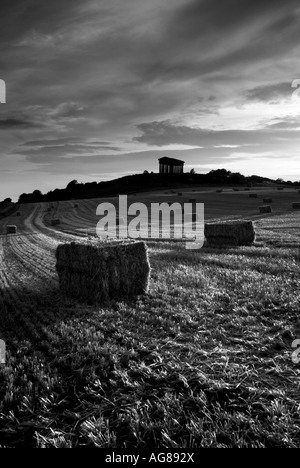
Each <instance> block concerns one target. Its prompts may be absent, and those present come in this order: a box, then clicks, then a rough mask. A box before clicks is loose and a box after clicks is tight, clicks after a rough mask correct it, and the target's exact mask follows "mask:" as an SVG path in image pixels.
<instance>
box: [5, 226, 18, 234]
mask: <svg viewBox="0 0 300 468" xmlns="http://www.w3.org/2000/svg"><path fill="white" fill-rule="evenodd" d="M6 234H17V226H14V225H9V226H6Z"/></svg>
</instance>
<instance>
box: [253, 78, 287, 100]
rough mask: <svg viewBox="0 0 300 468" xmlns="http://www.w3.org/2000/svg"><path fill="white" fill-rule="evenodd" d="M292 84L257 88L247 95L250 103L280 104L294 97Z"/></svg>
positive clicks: (284, 83) (277, 84) (285, 83)
mask: <svg viewBox="0 0 300 468" xmlns="http://www.w3.org/2000/svg"><path fill="white" fill-rule="evenodd" d="M292 91H293V90H292V88H291V82H283V83H275V84H271V85H262V86H257V87H255V88H253V89H250V90H249V91H248V92H247V94H246V99H247V100H248V101H261V102H278V101H280V100H281V99H283V98H287V97H291V95H292Z"/></svg>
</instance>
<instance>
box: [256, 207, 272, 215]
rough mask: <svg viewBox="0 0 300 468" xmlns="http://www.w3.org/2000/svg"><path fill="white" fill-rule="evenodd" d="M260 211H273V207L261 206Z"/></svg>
mask: <svg viewBox="0 0 300 468" xmlns="http://www.w3.org/2000/svg"><path fill="white" fill-rule="evenodd" d="M259 212H260V213H272V207H271V206H270V205H262V206H259Z"/></svg>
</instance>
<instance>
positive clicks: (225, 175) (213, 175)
mask: <svg viewBox="0 0 300 468" xmlns="http://www.w3.org/2000/svg"><path fill="white" fill-rule="evenodd" d="M278 184H280V185H288V186H297V185H299V183H298V182H291V181H288V182H284V181H283V180H282V179H277V180H272V179H269V178H266V177H260V176H256V175H252V176H248V177H246V176H243V175H242V174H240V173H239V172H230V171H227V170H226V169H217V170H213V171H210V172H209V173H207V174H195V173H183V174H158V173H153V172H152V173H149V172H147V171H145V172H144V173H143V174H133V175H129V176H125V177H121V178H118V179H114V180H110V181H106V182H87V183H78V182H77V181H76V180H73V181H71V182H70V183H69V184H68V185H67V187H66V188H63V189H55V190H53V191H50V192H48V193H46V194H42V193H41V191H40V190H35V191H33V192H32V193H23V194H22V195H21V196H20V197H19V201H18V203H37V202H47V201H62V200H71V199H84V198H97V197H103V196H105V197H107V196H114V195H119V194H131V193H135V192H145V191H149V190H159V189H162V190H163V189H165V188H178V187H182V188H184V187H190V186H199V185H201V186H202V187H203V186H216V185H222V186H224V185H227V186H248V187H253V186H259V185H270V186H272V185H278Z"/></svg>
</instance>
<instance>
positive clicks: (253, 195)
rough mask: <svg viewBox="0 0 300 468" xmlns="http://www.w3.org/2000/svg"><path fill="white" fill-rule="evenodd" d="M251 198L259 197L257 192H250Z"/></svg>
mask: <svg viewBox="0 0 300 468" xmlns="http://www.w3.org/2000/svg"><path fill="white" fill-rule="evenodd" d="M249 198H257V193H249Z"/></svg>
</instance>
